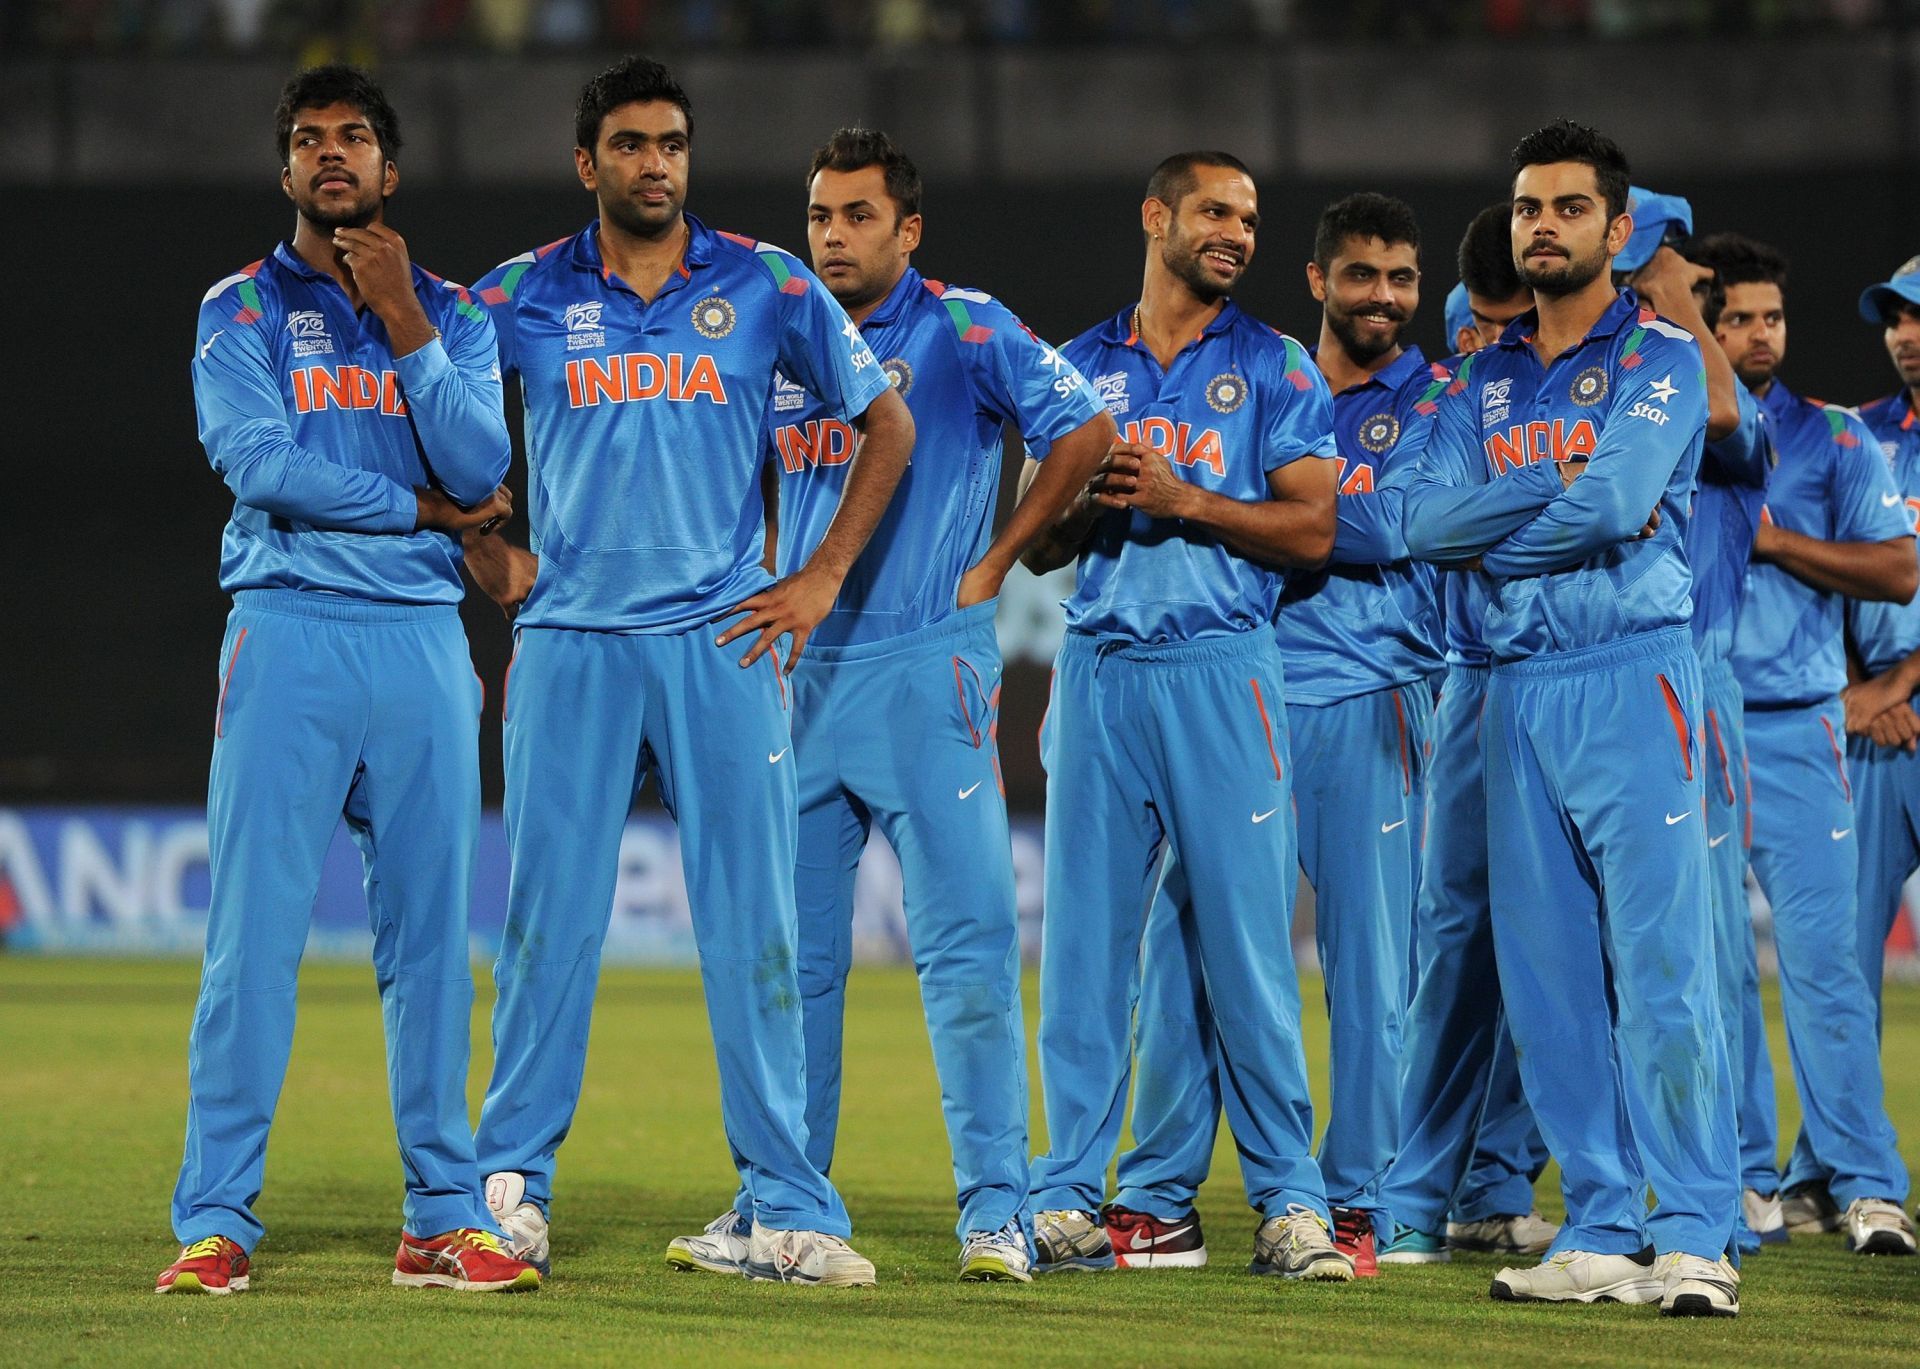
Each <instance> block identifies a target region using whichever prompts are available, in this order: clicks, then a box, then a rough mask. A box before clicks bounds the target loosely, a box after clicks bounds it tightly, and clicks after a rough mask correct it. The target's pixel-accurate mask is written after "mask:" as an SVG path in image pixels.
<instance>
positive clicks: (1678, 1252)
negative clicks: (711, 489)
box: [1406, 120, 1739, 1316]
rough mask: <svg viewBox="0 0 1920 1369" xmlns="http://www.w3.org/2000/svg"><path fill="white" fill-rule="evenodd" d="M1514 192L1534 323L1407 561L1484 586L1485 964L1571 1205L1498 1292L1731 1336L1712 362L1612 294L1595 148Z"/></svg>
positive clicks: (1430, 462) (1614, 199)
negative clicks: (1713, 919) (1531, 1260)
mask: <svg viewBox="0 0 1920 1369" xmlns="http://www.w3.org/2000/svg"><path fill="white" fill-rule="evenodd" d="M1513 167H1514V172H1515V175H1514V183H1513V218H1512V227H1513V246H1514V252H1515V258H1516V265H1517V268H1518V270H1519V272H1520V276H1521V279H1522V280H1523V281H1524V282H1525V283H1526V284H1527V285H1529V286H1530V287H1531V288H1532V290H1533V292H1534V298H1535V300H1536V308H1535V310H1534V312H1532V313H1530V314H1526V315H1522V316H1521V318H1520V319H1518V320H1516V321H1515V322H1514V324H1513V325H1511V326H1510V327H1509V328H1508V329H1507V331H1506V332H1505V333H1504V334H1503V335H1502V336H1501V339H1500V341H1499V342H1498V343H1497V344H1496V345H1495V346H1493V347H1490V348H1486V349H1484V350H1482V351H1480V352H1476V353H1475V354H1474V355H1473V356H1471V357H1469V358H1467V360H1466V361H1465V362H1463V363H1462V364H1461V367H1460V370H1459V373H1458V374H1457V376H1456V377H1455V379H1454V382H1453V384H1452V385H1450V386H1449V387H1447V390H1446V392H1445V394H1444V395H1443V396H1442V397H1441V398H1440V400H1439V413H1438V415H1437V417H1436V420H1435V424H1434V429H1433V435H1432V437H1431V439H1430V440H1429V444H1428V454H1427V459H1426V460H1425V461H1424V462H1423V463H1422V464H1421V466H1420V468H1419V470H1418V471H1417V472H1416V474H1415V476H1414V483H1413V485H1412V488H1411V489H1410V490H1409V492H1408V495H1407V506H1406V534H1407V542H1408V545H1409V547H1410V549H1411V550H1413V552H1414V553H1415V554H1416V555H1420V556H1424V557H1429V558H1438V559H1442V560H1445V559H1458V558H1472V557H1477V558H1479V560H1480V564H1481V567H1482V569H1483V570H1484V571H1485V572H1486V574H1487V576H1488V578H1489V580H1490V582H1491V602H1490V604H1489V606H1488V610H1487V617H1486V637H1487V646H1488V649H1489V651H1490V653H1491V655H1492V658H1493V661H1494V666H1493V671H1492V675H1491V679H1490V680H1489V683H1488V688H1487V704H1486V709H1485V712H1484V714H1483V718H1482V744H1483V746H1484V749H1485V755H1486V766H1487V777H1486V786H1487V818H1488V830H1489V834H1490V837H1489V841H1490V851H1489V873H1490V893H1491V902H1492V910H1493V937H1494V947H1495V952H1496V954H1497V957H1498V960H1499V966H1500V983H1501V990H1502V994H1503V997H1504V1001H1505V1005H1506V1010H1507V1015H1508V1023H1509V1025H1510V1027H1511V1029H1512V1032H1513V1038H1514V1046H1515V1051H1516V1053H1517V1055H1518V1057H1519V1061H1520V1072H1521V1079H1522V1081H1523V1083H1524V1084H1525V1086H1526V1093H1527V1099H1528V1101H1529V1102H1530V1103H1531V1104H1532V1105H1533V1110H1534V1115H1535V1117H1536V1119H1537V1120H1538V1122H1539V1124H1540V1130H1541V1133H1542V1134H1543V1135H1544V1136H1545V1137H1546V1140H1547V1144H1548V1147H1549V1149H1550V1150H1551V1151H1552V1152H1553V1154H1554V1155H1555V1156H1556V1157H1558V1159H1559V1160H1560V1164H1561V1169H1562V1173H1563V1181H1564V1191H1565V1197H1566V1203H1567V1221H1566V1224H1565V1225H1564V1226H1563V1227H1562V1228H1561V1230H1560V1233H1559V1235H1558V1236H1557V1237H1556V1238H1555V1240H1554V1243H1553V1245H1552V1246H1550V1247H1549V1249H1548V1253H1547V1256H1546V1258H1545V1259H1544V1260H1543V1261H1542V1262H1541V1263H1540V1264H1539V1265H1538V1266H1535V1267H1532V1268H1512V1269H1503V1270H1501V1271H1500V1273H1499V1274H1498V1275H1497V1276H1496V1277H1495V1279H1494V1282H1493V1286H1492V1289H1491V1292H1492V1295H1493V1297H1494V1298H1496V1299H1500V1300H1507V1301H1550V1302H1596V1301H1603V1300H1611V1301H1618V1302H1635V1303H1646V1302H1659V1303H1660V1304H1661V1310H1662V1311H1663V1312H1665V1313H1667V1314H1670V1315H1682V1316H1685V1315H1719V1316H1732V1315H1735V1314H1736V1313H1737V1312H1738V1310H1739V1293H1738V1282H1739V1275H1738V1273H1737V1272H1736V1271H1735V1270H1734V1268H1733V1266H1732V1265H1731V1264H1730V1263H1728V1262H1727V1259H1726V1257H1727V1256H1728V1255H1729V1254H1731V1253H1732V1251H1733V1237H1734V1219H1735V1214H1736V1212H1737V1210H1738V1206H1739V1158H1738V1148H1737V1143H1736V1139H1735V1135H1734V1126H1733V1097H1732V1092H1731V1088H1730V1077H1729V1074H1728V1067H1727V1060H1726V1045H1725V1042H1724V1041H1723V1039H1722V1037H1721V1033H1720V1022H1719V1012H1718V1005H1717V999H1716V995H1715V990H1714V958H1713V942H1712V928H1711V923H1710V918H1709V913H1708V895H1707V887H1706V855H1707V846H1706V839H1705V837H1704V835H1703V831H1702V829H1703V823H1702V820H1701V812H1702V808H1703V804H1704V794H1703V791H1702V787H1701V783H1702V779H1701V773H1700V772H1701V768H1702V766H1701V761H1702V757H1701V755H1700V751H1699V747H1698V746H1697V745H1696V736H1695V732H1694V723H1695V720H1696V719H1698V718H1699V716H1700V664H1699V660H1698V658H1697V657H1696V656H1695V655H1694V653H1693V649H1692V645H1691V642H1690V640H1689V632H1688V627H1687V622H1688V618H1689V616H1690V614H1691V611H1692V603H1691V600H1690V597H1689V593H1688V590H1689V585H1690V576H1689V574H1688V570H1687V564H1686V559H1685V556H1684V555H1683V553H1682V550H1681V541H1682V538H1683V536H1684V534H1685V531H1686V522H1687V506H1688V503H1689V502H1690V500H1691V498H1692V493H1693V484H1694V477H1695V472H1696V470H1697V467H1698V464H1699V459H1700V447H1701V442H1702V438H1703V433H1704V429H1705V426H1706V419H1707V394H1706V387H1705V385H1704V383H1703V380H1702V377H1701V367H1700V352H1699V346H1698V344H1697V343H1696V342H1695V341H1694V339H1693V338H1692V337H1691V336H1690V335H1689V334H1688V333H1687V332H1686V331H1685V330H1683V329H1681V328H1679V327H1677V326H1675V325H1674V324H1672V323H1669V322H1667V321H1666V320H1664V319H1662V318H1660V317H1659V316H1658V315H1657V314H1655V313H1654V312H1653V310H1651V309H1648V308H1644V307H1642V305H1641V304H1640V302H1639V301H1638V300H1637V299H1636V298H1635V297H1634V296H1633V294H1632V293H1631V292H1626V293H1620V292H1617V291H1616V290H1615V289H1614V286H1613V283H1612V279H1611V277H1610V274H1609V267H1610V266H1611V264H1612V259H1613V258H1614V256H1615V255H1616V254H1617V253H1618V252H1619V251H1620V250H1621V249H1622V248H1623V247H1624V246H1625V245H1626V242H1627V239H1628V236H1629V234H1630V233H1631V230H1632V227H1633V222H1632V219H1631V218H1630V217H1629V216H1628V215H1627V213H1626V212H1625V210H1626V204H1627V195H1628V175H1627V165H1626V158H1625V156H1624V155H1623V154H1622V153H1621V151H1620V149H1619V148H1618V147H1617V146H1616V145H1615V144H1614V143H1613V142H1612V141H1611V140H1609V139H1607V138H1606V137H1604V136H1603V135H1601V134H1600V133H1598V132H1596V131H1595V130H1593V129H1590V128H1586V127H1583V126H1581V125H1578V124H1572V123H1568V122H1566V121H1564V120H1563V121H1560V122H1558V123H1555V124H1551V125H1549V126H1547V127H1546V128H1543V129H1541V130H1539V131H1537V132H1535V133H1532V134H1529V135H1528V136H1527V137H1525V138H1523V139H1521V140H1520V143H1519V144H1518V145H1517V146H1516V147H1515V149H1514V152H1513ZM1563 485H1564V487H1565V488H1564V490H1562V489H1561V487H1562V486H1563ZM1449 486H1474V487H1477V489H1476V490H1475V491H1473V492H1474V493H1475V494H1477V496H1478V497H1477V498H1476V499H1475V500H1474V501H1473V502H1472V503H1470V504H1469V505H1467V506H1466V511H1465V512H1463V511H1462V509H1461V507H1460V506H1459V505H1458V504H1457V503H1455V504H1446V503H1443V502H1442V501H1441V500H1440V499H1437V498H1436V497H1435V496H1436V495H1455V496H1457V494H1458V491H1457V490H1450V489H1448V488H1447V487H1449ZM1529 504H1532V505H1533V506H1534V507H1533V509H1531V510H1530V509H1529V508H1528V505H1529ZM1536 510H1537V511H1536ZM1650 512H1657V515H1658V518H1657V523H1656V526H1654V528H1653V530H1652V532H1651V534H1650V535H1645V536H1643V535H1642V533H1643V529H1645V528H1646V526H1647V525H1648V524H1649V522H1653V521H1655V520H1653V519H1650V517H1649V514H1650ZM1469 513H1470V514H1471V515H1472V516H1468V514H1469ZM1496 515H1503V516H1504V518H1505V521H1506V522H1507V524H1508V526H1507V528H1506V530H1505V531H1504V532H1499V531H1494V528H1495V527H1496V526H1497V519H1496ZM1649 1183H1651V1185H1652V1187H1653V1190H1654V1193H1655V1194H1656V1197H1657V1202H1658V1205H1657V1206H1656V1207H1655V1209H1654V1210H1653V1212H1652V1214H1651V1216H1649V1215H1648V1213H1647V1209H1646V1191H1647V1187H1648V1184H1649Z"/></svg>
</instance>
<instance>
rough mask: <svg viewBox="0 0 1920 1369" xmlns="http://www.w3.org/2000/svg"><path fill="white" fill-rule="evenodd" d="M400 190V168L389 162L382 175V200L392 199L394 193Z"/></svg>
mask: <svg viewBox="0 0 1920 1369" xmlns="http://www.w3.org/2000/svg"><path fill="white" fill-rule="evenodd" d="M399 188H400V168H399V166H398V165H396V164H395V163H393V162H388V163H387V164H386V169H385V170H384V171H382V172H381V173H380V198H381V199H383V200H390V199H392V198H393V192H394V191H396V190H398V189H399Z"/></svg>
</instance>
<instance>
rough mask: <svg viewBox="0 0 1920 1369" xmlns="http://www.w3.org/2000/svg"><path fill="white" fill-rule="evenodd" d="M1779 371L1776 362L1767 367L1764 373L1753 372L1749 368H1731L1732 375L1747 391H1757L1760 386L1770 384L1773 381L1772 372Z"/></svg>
mask: <svg viewBox="0 0 1920 1369" xmlns="http://www.w3.org/2000/svg"><path fill="white" fill-rule="evenodd" d="M1779 369H1780V363H1779V362H1777V361H1776V362H1775V363H1774V364H1773V365H1771V366H1769V367H1767V368H1766V369H1765V370H1764V371H1762V370H1755V369H1752V368H1750V367H1744V366H1736V367H1734V368H1733V373H1734V374H1735V375H1736V376H1738V377H1739V378H1740V383H1741V384H1742V385H1744V386H1746V387H1747V388H1748V389H1749V390H1757V389H1759V388H1760V387H1761V386H1762V385H1766V384H1769V383H1771V382H1772V380H1773V375H1774V372H1775V371H1778V370H1779Z"/></svg>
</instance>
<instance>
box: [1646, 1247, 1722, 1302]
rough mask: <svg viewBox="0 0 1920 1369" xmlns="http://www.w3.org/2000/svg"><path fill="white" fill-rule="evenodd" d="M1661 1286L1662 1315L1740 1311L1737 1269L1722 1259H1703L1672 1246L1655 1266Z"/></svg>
mask: <svg viewBox="0 0 1920 1369" xmlns="http://www.w3.org/2000/svg"><path fill="white" fill-rule="evenodd" d="M1656 1267H1657V1268H1658V1269H1659V1270H1660V1273H1661V1277H1662V1279H1663V1280H1664V1283H1665V1287H1664V1288H1663V1289H1662V1290H1661V1294H1660V1315H1661V1316H1663V1317H1737V1316H1739V1315H1740V1271H1739V1270H1737V1269H1735V1268H1734V1267H1733V1266H1732V1265H1730V1264H1728V1263H1727V1262H1726V1261H1725V1260H1709V1259H1703V1258H1702V1257H1701V1256H1699V1255H1689V1254H1687V1253H1686V1252H1685V1251H1681V1250H1675V1251H1672V1252H1670V1253H1668V1254H1666V1255H1662V1256H1661V1257H1660V1261H1659V1264H1658V1265H1657V1266H1656Z"/></svg>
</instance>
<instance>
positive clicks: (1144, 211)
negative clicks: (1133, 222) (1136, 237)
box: [1140, 195, 1167, 238]
mask: <svg viewBox="0 0 1920 1369" xmlns="http://www.w3.org/2000/svg"><path fill="white" fill-rule="evenodd" d="M1140 231H1141V232H1143V233H1145V234H1146V235H1147V236H1148V237H1149V238H1164V237H1165V236H1166V235H1167V205H1166V202H1165V201H1164V200H1156V199H1154V198H1153V196H1151V195H1149V196H1147V198H1146V199H1145V200H1143V201H1141V203H1140Z"/></svg>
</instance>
